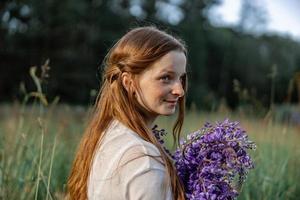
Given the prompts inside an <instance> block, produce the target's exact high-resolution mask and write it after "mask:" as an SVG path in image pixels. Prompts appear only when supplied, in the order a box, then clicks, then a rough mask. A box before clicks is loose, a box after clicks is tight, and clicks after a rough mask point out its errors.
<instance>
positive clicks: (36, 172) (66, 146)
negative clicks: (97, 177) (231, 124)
mask: <svg viewBox="0 0 300 200" xmlns="http://www.w3.org/2000/svg"><path fill="white" fill-rule="evenodd" d="M21 106H22V105H20V104H13V105H1V106H0V119H1V121H0V130H1V140H0V152H1V153H0V199H62V198H63V195H64V192H65V184H66V179H67V176H68V173H69V170H70V166H71V162H72V160H73V156H74V152H75V150H76V146H77V144H78V142H79V139H80V137H81V134H82V132H83V129H84V126H85V125H86V121H87V117H88V114H87V112H86V110H88V108H83V107H76V106H73V107H71V106H68V105H55V106H52V107H51V106H49V107H47V108H45V109H44V114H43V117H42V118H41V115H40V113H39V107H38V106H26V107H21ZM226 117H229V118H230V119H232V120H238V121H240V122H241V126H242V127H244V128H245V129H246V130H247V132H248V134H249V137H250V139H251V140H254V141H255V142H256V143H257V147H258V148H257V150H256V151H255V152H252V155H253V158H254V160H255V164H256V167H255V169H254V170H252V171H251V172H250V174H249V176H248V179H247V180H246V182H245V184H244V186H243V190H242V193H241V195H240V197H239V199H262V200H263V199H295V200H296V199H299V197H300V184H299V180H300V171H299V166H300V146H299V144H298V142H299V141H300V140H299V139H300V133H299V130H298V129H297V128H295V127H290V126H288V125H284V124H279V123H274V122H273V123H271V122H264V121H263V120H261V119H255V118H247V117H240V116H239V115H234V114H226V115H225V114H221V113H197V112H193V111H190V112H188V113H187V117H186V123H185V126H184V132H185V133H189V132H191V131H194V130H196V129H198V128H200V127H201V126H202V125H203V124H204V122H205V121H211V122H214V121H217V120H218V121H219V120H223V119H224V118H226ZM173 121H174V119H173V118H166V117H163V118H160V119H158V120H157V123H158V124H159V125H160V126H161V127H165V128H166V129H167V130H171V126H172V122H173ZM162 125H163V126H162ZM167 140H168V141H169V142H168V143H167V146H168V147H169V148H171V139H170V138H167ZM145 187H146V186H145Z"/></svg>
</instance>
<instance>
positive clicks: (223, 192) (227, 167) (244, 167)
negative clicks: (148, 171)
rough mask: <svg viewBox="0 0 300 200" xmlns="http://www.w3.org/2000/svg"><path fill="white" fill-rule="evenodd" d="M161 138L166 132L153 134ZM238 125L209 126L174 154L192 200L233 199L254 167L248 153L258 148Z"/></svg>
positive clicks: (192, 135) (189, 137) (184, 141)
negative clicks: (249, 150)
mask: <svg viewBox="0 0 300 200" xmlns="http://www.w3.org/2000/svg"><path fill="white" fill-rule="evenodd" d="M154 133H155V135H156V137H157V138H158V139H159V141H160V142H161V143H163V141H162V139H161V138H160V136H162V135H163V134H164V130H160V131H154ZM255 148H256V146H255V144H254V143H253V142H252V141H250V140H248V136H247V135H246V132H245V131H244V130H243V129H242V128H241V127H240V126H239V123H238V122H230V121H229V120H228V119H226V120H225V121H223V122H217V123H216V124H215V125H213V124H210V123H206V124H205V125H204V127H203V128H201V129H200V130H198V131H196V132H194V133H191V134H189V135H188V136H187V140H183V141H181V144H180V146H179V148H178V149H177V150H176V151H175V154H174V155H171V156H172V158H173V159H174V162H175V166H176V168H177V172H178V175H179V177H180V179H181V181H182V183H183V184H184V187H185V193H186V197H187V199H189V200H196V199H197V200H230V199H235V198H236V197H237V196H238V191H239V189H240V187H241V186H242V184H243V182H244V181H245V179H246V176H247V173H248V171H249V170H250V169H252V168H254V165H253V162H252V160H251V157H250V156H249V154H248V152H247V150H248V149H255Z"/></svg>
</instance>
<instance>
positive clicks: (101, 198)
mask: <svg viewBox="0 0 300 200" xmlns="http://www.w3.org/2000/svg"><path fill="white" fill-rule="evenodd" d="M144 154H148V155H153V156H160V152H159V150H158V149H157V148H156V147H155V146H154V145H153V144H151V143H149V142H147V141H145V140H143V139H142V138H141V137H140V136H139V135H137V134H136V133H135V132H134V131H132V130H131V129H129V128H127V127H126V126H124V125H123V124H122V123H121V122H119V121H117V120H114V121H112V123H111V124H110V126H109V127H108V129H107V131H106V134H105V136H104V138H103V141H102V143H101V146H100V149H98V150H97V152H96V154H95V157H94V160H93V164H92V168H91V173H90V176H89V180H88V199H89V200H172V195H171V194H172V193H171V187H170V185H169V184H166V183H165V176H166V175H167V173H166V169H165V167H164V165H162V164H161V163H160V162H159V161H157V160H155V159H154V158H151V157H149V156H144Z"/></svg>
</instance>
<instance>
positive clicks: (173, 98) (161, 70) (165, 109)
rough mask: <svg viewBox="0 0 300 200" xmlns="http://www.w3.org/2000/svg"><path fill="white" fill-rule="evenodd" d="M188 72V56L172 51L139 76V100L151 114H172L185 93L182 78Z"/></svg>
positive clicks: (154, 115)
mask: <svg viewBox="0 0 300 200" xmlns="http://www.w3.org/2000/svg"><path fill="white" fill-rule="evenodd" d="M185 74H186V57H185V54H184V53H183V52H181V51H171V52H169V53H167V54H166V55H164V56H163V57H162V58H160V59H159V60H158V61H156V62H155V63H154V64H153V65H151V66H150V67H149V69H147V70H146V71H144V72H143V73H142V74H141V75H139V77H138V85H139V89H140V90H139V92H138V101H139V103H140V104H141V105H142V106H143V107H145V108H146V110H147V111H148V112H149V115H152V116H153V117H156V116H158V115H171V114H173V113H174V112H175V108H176V105H177V102H178V99H179V98H180V97H182V96H183V95H184V90H183V87H182V78H183V76H185Z"/></svg>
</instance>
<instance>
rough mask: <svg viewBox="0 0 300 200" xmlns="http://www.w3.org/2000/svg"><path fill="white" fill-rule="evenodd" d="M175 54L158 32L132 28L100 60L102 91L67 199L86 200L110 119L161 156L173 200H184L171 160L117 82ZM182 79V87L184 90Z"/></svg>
mask: <svg viewBox="0 0 300 200" xmlns="http://www.w3.org/2000/svg"><path fill="white" fill-rule="evenodd" d="M173 50H177V51H181V52H183V53H184V54H186V48H185V46H184V44H183V42H182V41H180V40H179V39H176V38H175V37H173V36H171V35H169V34H167V33H166V32H164V31H161V30H158V29H157V28H155V27H140V28H135V29H132V30H131V31H129V32H128V33H127V34H125V35H124V36H123V37H122V38H121V39H120V40H119V41H118V42H117V43H116V44H115V45H114V46H113V47H112V48H111V50H110V51H109V53H108V54H107V56H106V57H105V59H104V62H103V63H104V66H105V67H104V72H103V80H102V87H101V89H100V92H99V95H98V97H97V100H96V104H95V107H94V112H93V115H92V118H91V120H90V123H89V125H88V127H87V128H86V130H85V133H84V135H83V138H82V140H81V142H80V145H79V147H78V151H77V154H76V157H75V160H74V163H73V166H72V169H71V173H70V176H69V179H68V198H69V199H72V200H86V199H87V182H88V178H89V174H90V170H91V166H92V161H93V157H94V154H95V152H96V150H97V149H98V148H99V146H100V145H101V139H102V138H103V135H104V133H105V130H106V128H107V127H108V126H109V124H110V122H111V121H112V120H113V119H117V120H119V121H120V122H122V123H123V124H124V125H126V126H127V127H129V128H130V129H132V130H133V131H135V132H136V133H137V134H138V135H139V136H140V137H141V138H143V139H144V140H145V141H148V142H150V143H152V144H154V145H155V146H156V147H157V148H158V150H159V151H160V153H161V158H162V160H163V162H164V164H165V167H166V171H167V173H168V175H169V176H168V177H167V178H169V182H170V184H171V188H172V194H173V199H174V200H184V199H185V195H184V189H183V185H182V183H181V182H180V180H179V177H178V176H177V173H176V169H175V167H174V165H173V163H172V159H171V158H170V157H169V156H168V155H167V154H166V152H165V151H164V150H163V148H162V147H161V145H160V144H159V143H158V141H157V139H156V138H155V137H154V135H153V133H152V132H151V130H150V129H149V128H148V127H147V124H146V122H145V118H144V113H143V111H142V110H141V109H140V107H141V106H140V105H139V103H138V101H137V100H136V98H135V96H134V92H133V91H127V90H126V89H125V88H124V86H123V84H122V80H121V74H122V73H123V72H128V73H130V74H131V75H133V76H136V75H139V74H141V73H142V72H143V71H144V70H145V69H147V68H148V67H150V66H151V64H153V63H154V62H155V61H157V60H158V59H160V58H161V57H163V56H164V55H166V54H167V53H168V52H170V51H173ZM186 82H187V81H186V77H184V78H183V81H182V86H183V89H184V90H186ZM184 112H185V97H184V96H183V97H180V98H179V112H178V116H177V120H176V122H175V124H174V127H173V138H174V142H175V141H177V143H178V140H179V138H180V132H181V128H182V124H183V120H184Z"/></svg>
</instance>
